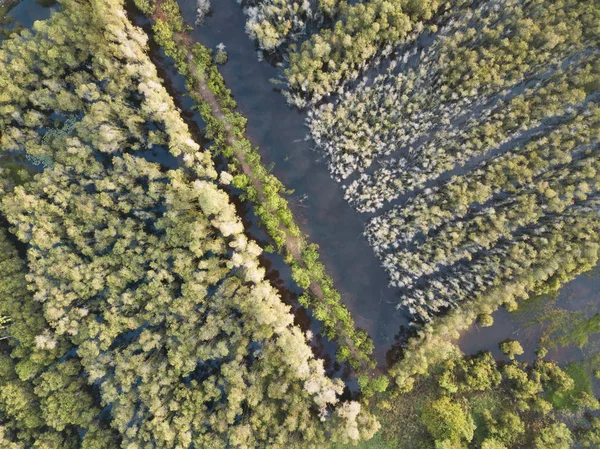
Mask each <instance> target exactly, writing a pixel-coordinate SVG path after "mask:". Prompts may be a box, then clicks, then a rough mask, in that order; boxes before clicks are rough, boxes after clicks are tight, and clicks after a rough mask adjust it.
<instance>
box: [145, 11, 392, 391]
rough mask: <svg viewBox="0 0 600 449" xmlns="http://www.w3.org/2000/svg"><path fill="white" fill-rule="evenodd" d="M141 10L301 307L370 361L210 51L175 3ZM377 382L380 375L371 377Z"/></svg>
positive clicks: (363, 361) (341, 344)
mask: <svg viewBox="0 0 600 449" xmlns="http://www.w3.org/2000/svg"><path fill="white" fill-rule="evenodd" d="M136 4H137V5H138V6H139V7H140V9H141V10H142V11H143V12H144V13H146V14H147V15H148V16H150V17H152V19H153V20H154V26H153V30H154V35H155V39H156V41H157V43H158V44H159V45H160V46H161V47H162V48H163V49H164V50H165V53H166V54H167V55H168V56H170V57H172V58H173V59H174V60H175V62H176V65H177V69H178V71H179V72H180V73H181V74H182V75H183V76H185V78H186V86H187V89H188V91H189V92H190V96H191V97H192V98H193V100H194V101H195V103H196V105H197V109H198V110H199V112H200V114H201V116H202V118H203V120H204V121H205V122H206V123H207V133H206V135H207V137H209V138H210V139H213V145H212V146H211V150H212V151H213V152H214V153H218V154H222V155H225V156H226V157H227V158H228V159H229V160H231V161H232V164H230V172H231V174H232V175H233V176H231V177H230V179H229V181H230V183H231V185H232V186H234V187H236V188H239V189H240V190H242V191H243V192H244V198H246V199H248V200H250V201H252V202H253V203H254V205H255V209H254V211H255V213H256V215H257V216H258V217H259V219H260V220H261V222H262V224H263V225H264V227H265V228H266V230H267V232H268V234H269V236H270V237H271V239H272V241H273V244H274V246H275V247H276V248H277V250H278V251H279V252H280V253H281V254H282V255H283V256H284V258H285V261H286V262H287V263H288V264H289V265H290V267H291V269H292V277H293V279H294V281H295V282H296V283H297V284H298V286H299V287H301V288H302V289H303V290H304V293H303V294H302V296H301V297H300V299H299V302H300V304H302V305H303V306H306V307H310V308H311V309H312V311H313V313H314V316H315V318H317V319H318V320H320V321H321V322H322V323H323V325H324V331H325V333H326V335H327V337H328V338H329V339H331V340H334V341H335V342H336V343H337V345H338V351H337V358H338V360H340V361H343V362H345V361H348V362H349V363H350V364H351V366H352V367H354V368H355V369H360V368H368V367H372V366H373V365H374V360H373V359H372V358H371V357H370V355H371V353H372V351H373V343H372V341H371V339H370V338H369V336H368V335H367V334H366V332H364V331H359V330H357V329H356V327H355V325H354V320H353V319H352V316H351V315H350V312H349V311H348V309H347V308H346V307H345V306H344V305H343V304H342V303H341V296H340V294H339V292H338V291H337V290H336V289H335V288H334V286H333V281H332V280H331V278H330V277H329V275H328V274H327V273H326V271H325V267H324V265H323V264H322V263H321V262H320V260H319V252H318V246H317V245H314V244H311V243H310V242H309V238H308V236H306V235H303V233H302V232H301V231H300V228H299V227H298V225H297V224H296V221H295V219H294V216H293V214H292V211H291V210H290V208H289V205H288V201H287V199H286V193H287V191H286V189H285V187H284V185H283V184H282V183H281V181H279V180H278V179H277V178H276V177H275V176H274V175H273V174H271V173H269V171H268V170H267V168H266V167H265V166H264V165H263V164H262V162H261V157H260V154H259V153H258V151H257V149H256V148H254V147H252V145H251V143H250V141H249V140H248V139H246V138H245V137H244V133H245V126H246V119H245V118H244V117H243V116H241V115H240V114H239V113H238V112H236V111H235V107H236V103H235V101H234V100H233V98H232V96H231V93H230V92H229V90H228V89H227V87H226V86H225V83H224V81H223V78H222V77H221V74H220V73H219V71H218V70H217V68H216V67H215V66H214V65H213V64H212V63H211V55H210V51H209V50H208V49H206V48H205V47H203V46H202V45H201V44H200V43H195V44H193V45H192V44H191V43H190V39H191V38H190V37H189V36H188V35H187V34H186V26H185V24H184V22H183V19H182V17H181V15H180V11H179V6H178V4H177V3H176V2H175V1H174V0H162V1H147V0H137V2H136ZM373 380H374V381H375V382H379V383H378V384H377V385H379V387H378V388H380V387H381V385H382V382H385V380H383V379H381V378H377V379H373Z"/></svg>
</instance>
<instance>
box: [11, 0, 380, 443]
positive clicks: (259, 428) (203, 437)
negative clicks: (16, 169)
mask: <svg viewBox="0 0 600 449" xmlns="http://www.w3.org/2000/svg"><path fill="white" fill-rule="evenodd" d="M35 31H36V32H35V33H25V34H23V35H22V36H21V37H20V38H19V39H16V40H11V41H8V43H7V45H6V46H5V47H3V48H2V52H0V63H2V64H3V65H4V67H5V68H6V70H3V71H2V73H1V74H0V86H9V85H10V92H11V95H10V96H7V95H3V96H1V97H0V131H1V132H2V144H3V148H5V149H6V150H7V151H25V152H26V153H27V154H31V155H32V156H35V157H48V158H51V160H52V163H51V164H48V166H47V167H45V169H44V170H43V172H42V173H39V174H37V175H36V176H35V177H34V178H33V179H32V180H30V181H29V182H27V183H24V184H22V185H16V186H15V185H8V184H5V185H4V187H3V188H4V189H5V194H4V195H3V198H2V211H3V213H4V214H6V217H7V218H8V220H9V221H10V223H11V226H12V231H13V232H14V233H15V235H16V236H17V237H18V238H19V239H20V240H21V241H22V242H24V243H26V244H27V245H28V251H27V258H28V269H29V274H28V275H27V280H28V281H29V282H30V284H31V288H32V291H33V296H34V300H35V301H36V304H37V305H38V307H40V310H41V311H42V312H43V316H44V318H45V320H46V321H47V325H46V329H44V330H43V331H42V332H40V335H39V336H36V343H37V344H38V345H39V346H40V347H41V348H45V349H47V350H53V349H54V348H56V347H57V346H58V345H59V343H58V342H61V341H65V342H67V343H70V344H73V345H75V346H76V348H77V357H78V358H77V363H80V365H77V364H76V361H71V360H68V361H65V362H64V363H62V364H60V365H58V366H56V367H52V368H51V369H48V370H46V371H45V372H44V373H43V374H41V375H40V381H39V385H36V387H35V390H34V393H35V394H37V395H39V396H40V398H41V399H40V408H41V413H42V414H43V415H47V417H48V419H50V420H52V425H53V426H54V427H55V428H57V429H60V427H61V426H62V425H63V424H64V425H70V426H78V427H80V428H85V429H86V430H87V432H86V433H85V435H84V436H83V440H82V446H83V447H89V448H95V447H102V445H104V444H107V443H105V442H106V441H109V440H110V433H107V430H106V428H105V427H103V425H101V423H97V422H96V420H97V416H99V414H100V408H101V407H106V410H108V412H107V414H108V415H109V416H110V426H111V428H112V429H113V430H114V431H115V433H116V435H118V438H119V439H122V445H123V446H124V447H138V448H144V449H145V448H175V447H188V446H190V445H194V446H195V447H228V446H229V447H252V448H254V447H273V448H275V447H321V446H322V445H323V444H324V442H325V441H326V439H327V438H328V435H329V434H331V435H333V436H334V437H335V438H336V439H339V440H344V441H356V440H357V439H360V438H366V437H369V436H371V435H372V434H373V433H374V432H375V431H376V430H377V428H378V423H377V422H376V421H375V420H374V418H373V417H372V416H371V415H370V414H369V413H368V412H367V411H366V410H364V409H362V408H361V405H360V404H358V403H353V402H352V403H344V404H341V405H340V406H339V407H338V408H336V407H335V405H336V404H337V403H338V402H339V395H340V394H341V392H342V389H343V384H342V382H341V381H339V380H332V379H329V378H328V377H327V376H326V375H325V372H324V368H323V362H322V361H321V360H318V359H315V358H314V356H313V354H312V351H311V349H310V347H309V346H308V345H307V343H306V339H305V337H304V335H303V334H302V332H301V331H300V330H299V329H298V328H297V327H295V326H294V323H293V316H292V315H291V314H290V312H289V307H288V306H285V305H284V304H283V303H282V301H281V299H280V298H279V296H278V295H277V293H276V291H275V290H274V288H273V287H272V286H271V285H270V284H269V283H268V282H267V281H266V280H265V278H264V275H265V271H264V269H263V268H262V267H260V265H259V262H258V256H259V254H260V252H261V249H260V247H258V245H257V244H256V243H255V242H253V241H250V240H249V239H248V238H247V237H246V236H245V235H244V228H243V225H242V223H241V221H240V219H239V218H238V217H237V215H236V212H235V208H234V206H233V204H231V202H230V201H229V198H228V197H227V194H226V193H225V192H223V191H221V190H219V188H218V187H217V183H216V178H217V173H216V171H215V169H214V167H213V165H212V162H211V160H210V154H209V153H208V152H207V151H204V150H201V149H200V147H199V146H198V145H197V144H196V143H195V142H194V141H193V140H192V138H191V136H190V134H189V131H188V129H187V126H186V125H185V124H184V122H183V121H182V119H181V117H180V116H179V114H178V112H177V110H176V109H175V106H174V104H173V101H172V99H171V98H170V97H169V96H168V95H167V93H166V91H165V89H164V88H163V87H162V85H161V83H160V80H159V79H158V77H157V74H156V69H155V68H154V67H153V66H152V64H151V63H150V61H149V59H148V57H147V55H146V53H145V50H146V39H145V36H144V35H143V34H142V33H141V32H140V31H139V30H138V29H136V28H134V27H133V26H132V25H131V24H130V23H129V22H128V20H127V18H126V16H125V12H124V10H123V9H122V4H121V2H120V1H117V0H115V1H111V2H105V1H99V0H98V1H96V0H92V1H90V2H82V3H80V2H75V1H65V2H64V11H63V12H61V13H58V14H56V15H55V16H54V17H53V18H52V19H50V20H49V21H47V22H41V23H38V24H37V25H36V30H35ZM40 49H48V53H49V54H48V55H46V54H38V53H37V52H38V51H39V50H40ZM58 55H60V57H58ZM55 56H56V57H55ZM15 58H22V60H21V62H19V63H18V64H16V65H14V70H13V69H12V67H13V64H9V62H12V61H15ZM22 65H24V66H25V67H28V68H29V70H31V68H32V67H34V66H35V67H37V66H39V67H42V69H41V70H40V71H35V70H34V71H33V72H34V73H35V75H34V76H29V77H28V76H23V77H17V78H18V80H17V81H14V79H13V77H14V76H16V75H20V72H23V73H26V72H27V70H26V69H25V68H24V67H22ZM13 99H17V100H13ZM67 118H70V119H71V120H72V121H74V123H71V124H70V125H67ZM54 120H58V122H59V125H58V128H60V131H61V132H53V133H52V134H51V136H50V137H48V136H47V135H43V129H44V128H48V125H50V124H51V123H52V122H53V121H54ZM154 145H160V148H161V150H162V151H168V152H170V153H171V155H172V156H175V157H181V166H180V168H178V169H175V170H168V169H167V168H166V167H164V166H161V165H159V164H157V163H151V162H148V161H147V160H146V159H144V157H143V156H142V153H141V152H140V150H145V149H147V148H151V147H152V146H154ZM55 341H57V343H55ZM78 369H79V370H80V371H81V372H83V375H79V376H75V373H76V372H78V371H77V370H78ZM88 384H89V385H93V386H94V388H95V389H97V391H98V392H99V395H100V401H99V403H94V404H91V403H89V402H86V401H85V400H80V401H74V400H73V398H74V397H76V395H75V394H74V389H75V388H84V387H86V386H87V385H88ZM63 396H64V400H62V401H60V403H57V402H56V401H54V402H48V401H46V397H54V398H63ZM67 396H68V397H67ZM67 410H71V414H68V413H66V412H67ZM110 441H112V440H110Z"/></svg>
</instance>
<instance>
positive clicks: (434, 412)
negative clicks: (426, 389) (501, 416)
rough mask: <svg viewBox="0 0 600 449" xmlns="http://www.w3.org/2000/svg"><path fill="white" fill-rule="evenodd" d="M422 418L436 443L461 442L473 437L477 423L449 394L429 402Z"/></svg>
mask: <svg viewBox="0 0 600 449" xmlns="http://www.w3.org/2000/svg"><path fill="white" fill-rule="evenodd" d="M421 419H422V420H423V424H424V425H425V426H426V427H427V430H429V433H430V434H431V436H432V437H433V438H434V440H435V442H436V445H438V443H443V442H446V441H448V442H449V443H459V442H461V441H466V442H469V441H471V440H472V439H473V431H474V430H475V424H474V423H473V421H472V420H471V418H470V416H469V415H468V414H467V413H466V412H465V410H464V409H463V407H462V406H461V405H460V404H458V403H456V402H453V401H452V400H451V399H450V398H448V397H447V396H443V397H441V398H440V399H437V400H436V401H433V402H432V403H430V404H428V405H427V406H426V407H425V408H424V410H423V412H422V416H421ZM440 447H444V446H440Z"/></svg>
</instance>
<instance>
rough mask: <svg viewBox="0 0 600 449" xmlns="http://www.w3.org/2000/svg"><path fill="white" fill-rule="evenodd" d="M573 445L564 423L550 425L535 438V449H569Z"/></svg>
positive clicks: (569, 432)
mask: <svg viewBox="0 0 600 449" xmlns="http://www.w3.org/2000/svg"><path fill="white" fill-rule="evenodd" d="M572 444H573V438H572V436H571V431H570V430H569V429H568V427H567V426H566V425H565V424H564V423H558V424H552V425H550V426H548V427H546V428H544V429H542V430H541V432H540V434H539V436H537V437H536V438H535V441H534V443H533V447H534V448H535V449H569V448H570V447H571V445H572Z"/></svg>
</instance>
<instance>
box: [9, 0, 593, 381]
mask: <svg viewBox="0 0 600 449" xmlns="http://www.w3.org/2000/svg"><path fill="white" fill-rule="evenodd" d="M179 3H180V6H181V9H182V12H183V14H184V17H185V18H186V20H187V21H188V22H189V23H191V24H193V23H194V21H195V8H196V0H179ZM52 9H53V8H45V7H42V6H40V5H39V4H37V3H35V2H34V0H23V2H21V3H20V4H19V5H18V6H17V7H15V8H14V9H13V10H12V11H11V15H13V16H14V17H15V19H16V20H15V22H16V23H20V24H21V25H23V26H24V27H31V26H32V25H33V22H34V21H35V20H43V19H46V18H48V17H49V16H50V13H51V11H52ZM54 9H56V7H55V8H54ZM132 19H133V20H134V21H135V22H136V23H137V24H138V25H140V26H142V25H144V24H147V22H145V21H144V19H143V18H142V17H141V16H140V15H133V14H132ZM244 29H245V17H244V15H243V12H242V9H241V7H240V6H239V5H238V3H237V1H236V0H213V2H212V13H211V15H210V16H209V17H208V18H207V19H206V21H205V23H204V25H202V26H200V27H195V30H194V32H193V37H194V38H195V39H196V40H197V41H199V42H201V43H202V44H204V45H205V46H207V47H210V48H213V49H214V48H215V47H216V46H217V45H218V44H219V43H224V44H225V45H226V51H227V53H228V55H229V61H228V62H227V64H225V65H224V66H222V67H220V71H221V73H222V74H223V77H224V78H225V81H226V84H227V86H228V87H229V88H230V89H231V90H232V93H233V95H234V98H235V100H236V101H237V103H238V108H239V111H240V112H241V113H242V114H243V115H244V116H246V117H247V118H248V125H247V137H248V138H249V139H250V140H251V141H252V143H253V144H254V145H256V146H258V147H259V151H260V154H261V156H262V158H263V161H264V163H265V165H267V166H268V165H270V164H274V168H273V174H274V175H275V176H277V177H278V178H279V179H280V180H281V181H282V182H283V183H284V184H285V185H286V187H287V188H291V189H294V191H295V192H294V194H292V195H291V196H290V198H289V201H290V206H291V208H292V210H293V212H294V215H295V216H296V218H297V220H298V222H299V225H300V227H301V228H302V230H303V231H304V232H305V233H307V234H308V235H309V236H310V240H311V241H312V242H315V243H317V244H318V245H319V246H320V248H321V256H322V258H323V262H324V263H325V265H326V267H327V271H328V273H329V274H330V275H331V276H332V277H333V280H334V283H335V285H336V288H337V289H338V290H339V291H340V293H341V294H342V300H343V302H344V304H346V306H347V307H348V308H349V309H350V311H351V312H352V314H353V316H354V319H355V321H356V324H357V325H358V326H359V327H360V328H363V329H366V330H367V331H369V333H370V334H371V336H372V338H373V340H374V342H375V347H376V351H375V352H376V354H375V355H376V358H377V360H378V362H379V364H380V366H384V365H385V360H386V357H385V356H386V353H387V352H388V350H389V349H390V348H391V347H392V344H393V343H394V340H395V338H398V339H400V340H401V339H402V338H403V337H405V335H406V332H405V326H407V325H408V314H407V313H406V312H404V311H401V310H397V309H396V304H398V302H399V298H398V291H397V290H394V289H390V288H389V287H388V286H387V285H388V279H387V275H386V273H385V271H384V270H383V268H381V267H380V265H379V261H378V259H377V258H376V257H375V254H374V252H373V251H372V249H371V248H370V247H369V245H368V244H367V242H366V240H365V239H364V237H363V236H362V232H363V228H364V222H365V219H366V218H367V217H366V216H361V215H360V214H358V213H357V212H355V211H354V210H353V209H352V208H351V207H350V206H349V205H348V204H347V202H346V201H345V200H344V199H343V191H342V189H341V186H340V185H339V184H338V183H336V182H335V181H334V180H332V179H331V178H330V177H329V174H328V171H327V168H326V165H325V162H324V161H321V160H319V154H318V153H317V152H316V151H314V149H313V144H312V142H310V141H307V140H305V136H306V134H307V133H308V129H307V128H306V127H305V126H304V118H305V117H304V114H302V113H299V112H297V111H296V110H294V109H292V108H291V107H289V106H288V105H287V104H286V102H285V99H284V97H283V96H282V95H281V93H279V92H278V91H277V90H276V86H275V85H274V84H272V83H270V82H269V79H270V78H277V77H278V76H279V75H280V73H281V69H280V68H277V67H273V66H271V65H269V64H268V63H266V62H263V63H260V62H259V61H258V59H257V54H256V49H255V46H254V43H253V42H251V41H250V39H249V38H248V37H247V35H246V34H245V32H244ZM151 56H152V59H153V61H154V62H155V63H156V64H157V66H158V69H159V74H160V76H161V77H162V78H163V79H164V80H165V82H166V85H167V88H168V90H169V92H170V93H171V95H172V96H173V97H174V98H175V101H176V104H177V106H178V107H179V108H180V109H181V110H182V114H183V116H184V117H185V119H186V121H187V123H188V124H189V125H190V128H191V131H192V134H193V135H194V138H196V139H197V140H198V141H199V142H201V143H204V144H205V145H208V144H209V142H206V141H203V137H202V136H203V133H202V129H203V128H204V123H203V122H202V120H201V118H200V117H199V115H198V114H197V113H194V112H192V111H191V106H192V105H193V102H192V101H191V100H190V99H189V98H187V97H186V96H185V88H184V81H183V78H182V77H181V76H180V75H178V74H177V73H176V71H175V70H174V67H173V64H172V61H170V60H169V59H168V58H165V57H164V54H163V53H162V52H160V51H159V50H158V49H156V48H153V49H152V52H151ZM142 156H144V157H147V158H148V159H152V160H156V161H158V162H161V157H162V156H161V155H160V154H148V155H142ZM165 157H166V156H165ZM172 163H173V161H169V162H168V163H167V161H166V160H165V165H172ZM230 193H231V194H232V198H233V200H234V202H235V203H236V206H237V208H238V212H239V213H240V215H241V216H242V217H243V219H244V224H245V226H246V228H247V229H248V232H249V235H250V236H251V237H252V238H254V239H255V240H257V241H258V242H260V243H263V244H266V243H267V241H268V239H267V237H266V235H265V233H264V231H263V230H262V228H261V227H260V226H259V225H258V222H257V220H256V217H255V216H254V214H253V211H252V208H251V207H250V206H249V205H248V204H247V203H244V202H242V201H240V200H239V198H237V197H236V194H237V193H239V192H235V191H231V192H230ZM262 263H263V266H264V267H265V268H266V269H267V272H268V277H269V279H270V280H271V282H272V283H273V285H275V286H276V287H277V288H278V289H279V291H280V293H281V295H282V297H283V298H284V301H286V302H287V303H288V304H291V305H292V306H293V307H294V312H295V315H296V320H297V322H298V323H299V324H300V325H301V326H302V327H303V329H311V330H313V332H315V333H318V329H319V328H318V325H317V324H316V323H315V322H314V320H311V316H310V313H306V311H304V310H303V309H302V308H299V307H297V304H296V298H297V295H298V294H299V293H300V291H299V289H298V288H297V287H295V286H294V285H293V283H292V281H291V274H290V272H289V271H290V270H289V267H287V265H286V264H285V263H284V262H283V260H282V259H281V257H279V256H277V255H270V254H265V256H264V257H263V258H262ZM556 306H557V307H561V308H564V309H568V310H579V309H580V308H583V307H585V308H587V309H586V310H588V311H589V310H591V309H593V307H595V310H596V312H598V311H600V275H599V270H595V271H594V272H593V273H592V274H591V275H581V276H578V277H577V278H576V279H575V280H573V281H572V282H570V283H568V284H566V285H565V286H564V287H563V288H562V289H561V290H560V292H559V298H558V300H557V302H556ZM493 316H494V321H495V322H494V325H493V326H491V327H489V328H480V327H479V326H477V325H476V326H474V327H473V328H471V329H470V330H469V331H467V332H465V333H464V335H463V336H462V337H461V339H460V341H459V345H460V347H461V349H462V350H463V351H464V352H465V353H467V354H475V353H477V352H480V351H482V350H489V351H492V352H493V354H494V355H495V356H496V357H497V358H503V357H504V356H503V355H502V354H501V353H500V351H499V349H498V343H499V342H500V341H504V340H506V339H518V340H519V341H520V342H521V344H522V345H523V348H524V349H525V354H524V355H523V356H520V357H518V359H519V360H522V361H528V360H533V359H534V358H535V354H534V351H535V349H536V347H537V343H538V340H539V337H540V336H541V335H542V333H543V330H544V324H543V323H541V324H536V325H530V322H529V321H527V320H524V319H523V316H522V315H519V314H518V313H517V314H511V313H509V312H507V311H506V310H505V309H501V310H499V311H497V312H496V313H495V314H494V315H493ZM403 326H404V327H403ZM596 337H597V336H596ZM596 337H592V339H596V340H598V339H597V338H596ZM596 340H594V342H595V341H596ZM313 343H314V347H315V349H316V352H317V353H318V355H319V356H321V357H324V358H325V359H326V363H327V365H328V371H329V372H333V371H336V375H342V376H344V374H342V373H340V372H339V369H335V368H334V367H333V363H332V355H333V353H334V351H335V346H334V345H333V344H332V343H331V342H328V341H327V340H326V339H325V338H322V337H321V336H318V335H317V336H316V337H315V341H314V342H313ZM583 355H584V353H583V352H582V351H581V350H580V349H579V348H577V347H574V348H573V347H568V348H563V349H557V350H552V351H550V353H549V354H548V356H547V357H546V359H551V360H556V361H558V362H560V363H561V364H562V363H569V362H572V361H578V360H581V359H582V358H583ZM597 383H598V382H596V384H597ZM596 386H597V385H596Z"/></svg>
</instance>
